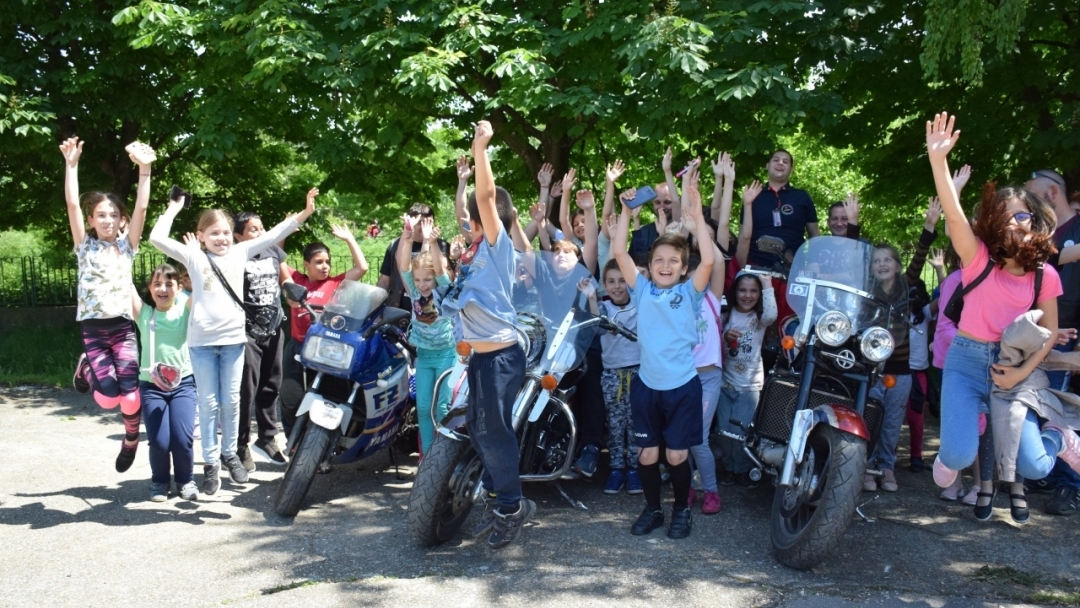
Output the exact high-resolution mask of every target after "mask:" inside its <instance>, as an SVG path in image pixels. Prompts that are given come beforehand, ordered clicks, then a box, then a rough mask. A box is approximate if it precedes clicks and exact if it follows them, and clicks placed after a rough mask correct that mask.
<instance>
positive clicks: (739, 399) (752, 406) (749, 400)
mask: <svg viewBox="0 0 1080 608" xmlns="http://www.w3.org/2000/svg"><path fill="white" fill-rule="evenodd" d="M760 398H761V391H750V390H741V389H737V388H735V387H734V386H732V385H730V384H724V385H723V387H722V388H721V389H720V401H719V404H718V405H717V408H716V418H717V419H718V421H719V424H720V430H722V431H727V432H729V433H736V434H739V435H744V434H746V432H745V431H743V430H742V428H740V427H739V426H738V425H735V424H732V423H731V420H732V419H733V418H734V419H735V420H738V421H740V422H742V423H743V424H744V425H749V424H750V422H751V421H752V420H753V419H754V412H755V411H757V406H758V400H759V399H760ZM720 462H723V463H724V468H725V469H727V470H728V471H731V472H732V473H748V472H749V471H750V469H752V468H753V463H752V462H751V461H750V458H749V457H748V456H747V455H746V454H745V453H744V452H743V446H742V443H740V442H738V441H735V440H734V439H729V438H727V437H723V436H721V437H720Z"/></svg>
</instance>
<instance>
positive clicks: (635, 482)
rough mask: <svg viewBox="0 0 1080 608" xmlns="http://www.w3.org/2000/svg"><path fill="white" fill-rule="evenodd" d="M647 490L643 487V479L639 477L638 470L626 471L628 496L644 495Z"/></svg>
mask: <svg viewBox="0 0 1080 608" xmlns="http://www.w3.org/2000/svg"><path fill="white" fill-rule="evenodd" d="M644 492H645V490H644V489H643V488H642V487H641V477H639V476H638V472H637V469H629V470H627V471H626V493H627V494H642V493H644Z"/></svg>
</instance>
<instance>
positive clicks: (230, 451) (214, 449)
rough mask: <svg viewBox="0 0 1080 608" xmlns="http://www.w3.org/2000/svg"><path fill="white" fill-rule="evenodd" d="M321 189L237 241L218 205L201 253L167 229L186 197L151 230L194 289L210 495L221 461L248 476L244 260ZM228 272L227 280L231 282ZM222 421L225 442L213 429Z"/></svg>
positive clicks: (192, 340)
mask: <svg viewBox="0 0 1080 608" xmlns="http://www.w3.org/2000/svg"><path fill="white" fill-rule="evenodd" d="M317 194H318V190H315V189H312V190H311V191H310V192H308V196H307V204H306V206H305V207H304V210H303V211H301V212H300V213H299V214H298V215H296V216H294V217H291V218H288V219H286V220H285V221H283V222H281V223H280V224H278V225H277V226H274V228H273V229H271V230H270V231H268V232H265V233H263V234H262V235H260V236H259V237H258V238H254V239H251V240H250V241H244V242H242V243H237V244H236V245H233V222H232V219H231V218H230V217H229V216H228V215H227V214H226V213H225V212H224V211H221V210H219V209H208V210H206V211H203V212H202V213H201V214H200V215H199V221H198V225H197V229H196V232H195V236H196V238H197V239H198V241H199V242H200V243H201V244H202V247H203V250H202V251H200V250H198V249H195V248H194V247H188V246H187V245H184V244H182V243H180V242H179V241H176V240H174V239H172V238H171V237H170V236H169V231H170V230H171V229H172V223H173V220H174V219H176V215H177V214H178V213H180V210H181V209H183V208H184V201H183V200H179V201H169V206H168V208H167V209H166V210H165V213H163V214H162V215H161V217H160V218H159V219H158V222H157V224H156V225H155V226H154V229H153V230H152V231H151V232H150V242H151V243H153V244H154V246H155V247H157V248H158V249H160V250H161V251H162V252H163V253H165V254H166V255H168V256H171V257H172V258H174V259H177V260H180V261H182V262H183V263H184V265H185V266H187V268H188V271H189V272H190V273H191V279H192V287H194V292H193V294H192V300H193V303H192V308H191V321H190V323H189V326H188V347H189V348H188V350H189V352H190V356H191V366H192V369H193V371H194V375H195V383H196V384H197V385H198V387H199V390H198V395H199V418H201V419H202V420H201V423H202V428H203V429H204V432H203V433H202V448H203V462H204V466H203V484H202V491H203V493H204V494H211V495H212V494H214V493H215V492H217V491H218V488H219V487H220V486H221V482H220V481H219V480H218V476H219V474H220V472H221V465H222V464H224V465H225V466H226V467H228V469H229V476H230V477H231V478H232V480H233V481H234V482H235V483H247V479H248V473H247V470H246V469H245V468H244V465H243V463H242V462H240V459H239V458H237V456H236V445H237V431H238V427H239V424H240V408H239V406H240V381H241V379H242V378H243V373H244V347H245V344H246V343H247V336H246V332H245V325H246V320H247V319H246V313H245V312H244V309H243V308H242V307H241V306H240V304H239V303H238V302H237V301H236V299H235V297H234V295H235V294H237V293H239V292H240V290H241V288H242V287H243V280H244V265H245V264H246V263H247V261H248V260H249V259H250V258H251V257H252V256H254V255H255V254H257V253H259V252H260V251H262V250H264V249H266V248H267V247H270V246H271V245H273V244H274V243H275V242H277V241H280V240H281V239H282V238H284V237H285V236H287V235H289V234H291V233H293V232H295V231H296V230H297V229H298V228H299V227H300V224H302V223H303V222H304V220H306V219H307V218H308V217H310V216H311V214H312V213H313V212H314V211H315V195H317ZM214 266H216V267H217V271H215V269H214ZM219 273H220V274H219ZM223 278H224V280H225V281H228V282H227V283H225V282H224V281H223ZM219 421H220V423H221V444H220V446H219V444H218V436H217V433H215V432H214V429H215V428H217V423H218V422H219ZM219 457H220V459H219Z"/></svg>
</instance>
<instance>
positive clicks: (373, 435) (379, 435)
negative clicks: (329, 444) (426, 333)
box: [334, 334, 409, 464]
mask: <svg viewBox="0 0 1080 608" xmlns="http://www.w3.org/2000/svg"><path fill="white" fill-rule="evenodd" d="M376 335H378V334H376ZM379 340H380V341H381V338H379ZM372 341H374V340H372ZM386 346H387V347H389V344H387V345H386ZM394 359H396V362H395V363H394V364H393V365H391V367H390V368H388V371H389V374H386V375H384V376H383V377H382V378H380V377H379V376H380V373H378V372H377V371H376V373H370V374H368V375H367V376H366V377H365V378H363V384H362V388H363V391H362V392H363V395H364V408H365V411H366V413H367V417H366V419H365V421H364V431H363V432H362V433H361V434H360V437H359V438H358V439H357V440H356V442H355V443H353V444H352V445H351V446H349V449H347V450H345V452H343V453H341V454H339V455H338V456H337V457H336V458H334V462H335V463H338V464H345V463H349V462H354V461H356V460H360V459H362V458H367V457H368V456H370V455H372V454H374V453H375V452H377V451H379V450H381V449H383V448H384V447H386V446H387V444H389V443H390V442H391V441H393V440H394V438H395V437H397V433H398V431H399V430H400V429H401V425H402V423H403V422H404V409H405V407H406V404H407V403H408V400H409V373H408V372H409V367H408V365H406V361H405V359H404V358H397V357H395V358H394ZM374 369H375V370H378V369H379V368H378V367H376V368H374ZM383 371H384V372H385V371H387V370H383ZM342 428H348V427H347V426H343V427H342Z"/></svg>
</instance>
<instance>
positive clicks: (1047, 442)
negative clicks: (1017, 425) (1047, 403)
mask: <svg viewBox="0 0 1080 608" xmlns="http://www.w3.org/2000/svg"><path fill="white" fill-rule="evenodd" d="M1063 441H1064V440H1063V438H1062V437H1061V433H1059V432H1058V431H1057V430H1055V429H1047V430H1045V431H1040V430H1039V417H1038V416H1036V415H1035V412H1033V411H1031V410H1028V411H1027V416H1025V417H1024V426H1023V427H1022V428H1021V430H1020V449H1019V450H1017V453H1016V474H1017V475H1020V476H1022V477H1023V478H1024V479H1042V478H1043V477H1046V476H1047V475H1049V474H1050V471H1051V470H1053V468H1054V463H1056V462H1057V459H1058V458H1057V455H1058V452H1060V451H1061V445H1062V442H1063Z"/></svg>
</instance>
